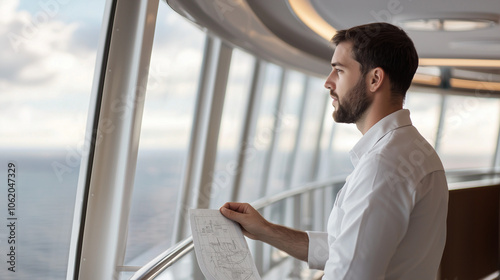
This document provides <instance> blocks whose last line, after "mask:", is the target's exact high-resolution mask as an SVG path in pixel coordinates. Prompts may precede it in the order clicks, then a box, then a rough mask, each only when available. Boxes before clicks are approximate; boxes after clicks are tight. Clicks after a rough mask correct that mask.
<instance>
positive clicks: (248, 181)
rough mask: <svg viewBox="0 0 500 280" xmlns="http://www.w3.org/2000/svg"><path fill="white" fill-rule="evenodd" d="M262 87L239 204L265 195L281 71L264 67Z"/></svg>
mask: <svg viewBox="0 0 500 280" xmlns="http://www.w3.org/2000/svg"><path fill="white" fill-rule="evenodd" d="M264 71H265V74H264V85H263V89H262V96H261V102H260V106H259V108H258V109H259V113H258V117H257V124H256V129H255V135H253V136H252V137H251V138H250V139H251V140H250V141H251V142H250V143H252V145H251V146H250V147H249V148H252V150H251V151H249V155H250V159H249V160H248V161H247V162H245V167H244V169H243V175H242V177H241V178H242V180H241V184H240V193H239V198H238V200H240V201H246V202H251V201H254V200H256V199H257V198H259V197H260V196H261V195H264V192H263V191H262V186H263V185H265V183H266V182H265V178H264V176H265V175H264V174H265V173H266V172H265V171H266V164H267V162H266V160H268V158H267V157H268V155H269V149H270V147H271V142H272V139H273V137H274V133H275V130H274V122H275V121H276V115H277V106H278V101H279V100H278V97H279V90H280V82H281V76H282V75H283V69H282V68H281V67H279V66H277V65H274V64H271V63H267V64H266V66H265V70H264Z"/></svg>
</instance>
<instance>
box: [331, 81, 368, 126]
mask: <svg viewBox="0 0 500 280" xmlns="http://www.w3.org/2000/svg"><path fill="white" fill-rule="evenodd" d="M331 94H332V95H333V96H335V97H336V98H337V102H338V106H337V108H336V109H335V111H334V112H333V119H334V120H335V122H337V123H356V122H357V121H359V120H360V119H361V117H362V116H363V114H364V113H365V112H366V110H367V109H368V107H370V105H371V104H372V102H373V100H372V99H371V98H370V97H369V96H368V95H367V94H366V82H365V79H364V76H362V77H360V78H359V80H358V82H357V83H356V85H354V87H353V88H352V89H350V90H349V91H348V92H347V94H346V95H345V97H344V98H343V99H342V102H341V101H340V99H339V97H338V95H337V94H336V93H333V92H332V93H331Z"/></svg>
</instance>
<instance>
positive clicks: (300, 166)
mask: <svg viewBox="0 0 500 280" xmlns="http://www.w3.org/2000/svg"><path fill="white" fill-rule="evenodd" d="M323 83H324V81H323V80H322V79H319V78H315V77H310V78H309V83H308V88H307V92H306V96H307V98H306V104H305V106H306V107H305V111H304V117H303V126H302V131H301V135H300V136H299V137H300V140H299V147H298V150H297V158H296V164H295V167H294V172H293V174H292V176H293V179H292V186H293V187H299V186H300V185H302V184H304V183H307V182H310V181H312V180H314V179H315V178H313V176H315V174H314V170H313V168H314V167H316V166H317V165H316V164H317V163H316V162H315V160H316V158H315V156H316V149H317V145H318V137H319V136H320V135H319V132H320V129H321V127H320V126H321V119H322V118H323V111H324V108H325V101H326V100H327V99H326V98H327V97H328V92H327V91H326V90H325V88H324V87H323Z"/></svg>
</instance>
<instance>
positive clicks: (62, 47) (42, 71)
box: [0, 1, 88, 94]
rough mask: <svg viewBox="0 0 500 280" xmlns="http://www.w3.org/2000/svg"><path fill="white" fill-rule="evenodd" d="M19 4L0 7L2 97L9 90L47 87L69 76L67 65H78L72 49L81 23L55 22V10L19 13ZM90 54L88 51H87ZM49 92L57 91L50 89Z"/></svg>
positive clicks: (0, 76) (0, 5) (13, 3)
mask: <svg viewBox="0 0 500 280" xmlns="http://www.w3.org/2000/svg"><path fill="white" fill-rule="evenodd" d="M18 6H19V1H12V2H8V1H5V2H3V3H2V4H0V10H1V12H0V18H1V27H0V61H2V63H1V64H0V82H1V83H2V94H6V93H7V94H8V93H9V88H11V87H14V88H16V87H19V86H20V85H24V86H26V87H27V88H29V87H31V86H35V85H36V86H38V87H39V88H40V89H42V90H43V85H44V84H45V85H48V84H49V83H50V82H51V81H53V80H54V79H55V78H56V77H57V76H61V75H66V74H67V69H68V66H70V65H75V64H76V65H78V62H77V60H78V58H77V57H74V56H75V55H74V52H73V51H72V49H71V46H73V45H74V44H73V43H72V42H73V41H74V39H75V37H76V36H75V32H76V31H77V29H78V27H79V26H80V23H69V24H68V23H64V22H62V21H60V20H55V19H54V18H55V16H56V14H55V11H56V10H55V9H54V10H53V11H54V12H53V13H51V12H50V10H46V9H44V7H42V6H40V9H39V10H38V11H37V12H35V13H33V14H31V13H29V12H27V11H22V10H17V8H18ZM87 52H88V51H87ZM50 92H54V91H53V90H51V91H50Z"/></svg>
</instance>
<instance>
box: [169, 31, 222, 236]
mask: <svg viewBox="0 0 500 280" xmlns="http://www.w3.org/2000/svg"><path fill="white" fill-rule="evenodd" d="M231 55H232V48H230V47H229V46H227V45H226V44H224V43H222V42H221V40H220V39H217V38H212V37H208V38H207V41H206V45H205V52H204V60H203V66H202V73H201V76H200V82H199V83H200V87H199V89H198V98H197V103H196V108H195V116H194V120H193V128H192V131H191V140H190V143H189V155H188V160H187V166H186V172H185V175H184V182H183V187H182V190H181V193H180V197H179V200H178V201H179V205H178V206H177V212H176V222H175V230H174V235H175V236H174V238H173V242H174V243H175V242H179V241H181V240H182V239H183V238H185V237H187V235H188V233H189V229H188V225H189V222H188V220H189V216H188V210H189V209H190V208H208V207H209V205H210V192H211V183H212V179H213V178H212V175H213V170H214V164H215V159H216V155H217V143H218V136H219V128H220V122H221V117H222V109H223V106H224V98H225V93H226V85H227V80H228V75H229V66H230V64H231Z"/></svg>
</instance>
